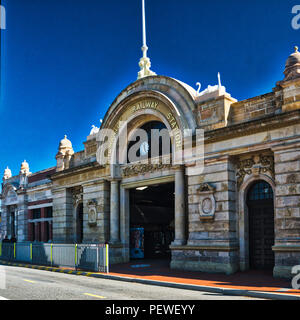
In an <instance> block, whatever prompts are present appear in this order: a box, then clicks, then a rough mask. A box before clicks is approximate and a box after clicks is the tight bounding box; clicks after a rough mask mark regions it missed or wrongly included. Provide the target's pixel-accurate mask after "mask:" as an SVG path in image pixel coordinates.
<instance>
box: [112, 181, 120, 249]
mask: <svg viewBox="0 0 300 320" xmlns="http://www.w3.org/2000/svg"><path fill="white" fill-rule="evenodd" d="M110 242H111V243H119V242H120V187H119V179H112V180H111V182H110Z"/></svg>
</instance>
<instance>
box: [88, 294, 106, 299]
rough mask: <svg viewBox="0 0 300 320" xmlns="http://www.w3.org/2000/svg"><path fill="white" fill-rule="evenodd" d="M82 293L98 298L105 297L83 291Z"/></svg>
mask: <svg viewBox="0 0 300 320" xmlns="http://www.w3.org/2000/svg"><path fill="white" fill-rule="evenodd" d="M84 295H86V296H91V297H95V298H99V299H106V297H102V296H97V295H96V294H91V293H84Z"/></svg>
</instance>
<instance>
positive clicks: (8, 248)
mask: <svg viewBox="0 0 300 320" xmlns="http://www.w3.org/2000/svg"><path fill="white" fill-rule="evenodd" d="M1 259H3V260H7V261H12V260H14V244H13V243H5V242H2V248H1Z"/></svg>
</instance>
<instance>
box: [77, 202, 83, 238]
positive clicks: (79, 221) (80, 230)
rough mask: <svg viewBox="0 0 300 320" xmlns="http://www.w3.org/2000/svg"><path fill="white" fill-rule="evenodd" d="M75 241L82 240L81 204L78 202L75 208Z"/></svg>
mask: <svg viewBox="0 0 300 320" xmlns="http://www.w3.org/2000/svg"><path fill="white" fill-rule="evenodd" d="M76 220H77V221H76V242H77V243H82V240H83V204H82V203H80V204H79V205H78V206H77V209H76Z"/></svg>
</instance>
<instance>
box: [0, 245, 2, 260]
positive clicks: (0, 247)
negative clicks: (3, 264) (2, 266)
mask: <svg viewBox="0 0 300 320" xmlns="http://www.w3.org/2000/svg"><path fill="white" fill-rule="evenodd" d="M0 257H2V242H0Z"/></svg>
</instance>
